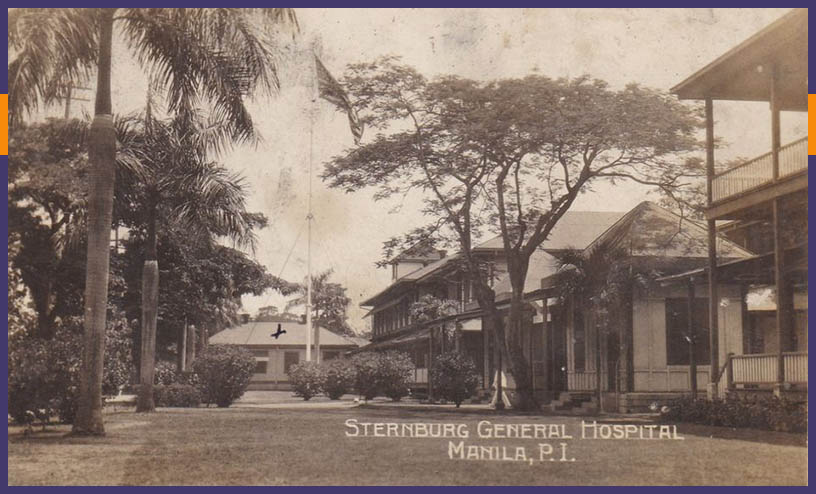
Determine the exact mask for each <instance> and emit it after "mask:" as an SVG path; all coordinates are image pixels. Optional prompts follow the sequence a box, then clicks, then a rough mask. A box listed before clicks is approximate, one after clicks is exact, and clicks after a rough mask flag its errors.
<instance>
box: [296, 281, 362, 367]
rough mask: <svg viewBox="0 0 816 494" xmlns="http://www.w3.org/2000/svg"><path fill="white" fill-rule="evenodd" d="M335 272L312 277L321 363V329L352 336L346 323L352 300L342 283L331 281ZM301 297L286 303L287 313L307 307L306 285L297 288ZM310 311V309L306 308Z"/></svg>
mask: <svg viewBox="0 0 816 494" xmlns="http://www.w3.org/2000/svg"><path fill="white" fill-rule="evenodd" d="M333 272H334V271H333V270H331V269H327V270H326V271H323V272H321V273H318V274H317V275H316V276H313V277H312V307H311V310H312V313H313V317H314V324H313V326H314V327H313V328H311V329H312V331H313V335H314V339H313V341H314V349H315V361H317V362H318V363H319V362H320V327H321V326H322V327H325V328H326V329H328V330H329V331H331V332H333V333H336V334H345V335H350V334H352V331H351V328H349V327H348V324H347V323H346V310H347V309H348V305H349V303H351V299H350V298H348V296H346V288H345V287H343V285H341V284H340V283H332V282H330V281H329V278H330V277H331V275H332V273H333ZM297 291H298V292H300V296H298V297H296V298H294V299H292V300H289V301H288V302H287V303H286V308H285V309H284V310H285V311H286V312H289V310H290V309H292V308H293V307H300V306H305V305H306V302H307V296H306V283H303V284H300V285H298V286H297ZM306 309H307V310H308V309H309V308H308V307H307V308H306Z"/></svg>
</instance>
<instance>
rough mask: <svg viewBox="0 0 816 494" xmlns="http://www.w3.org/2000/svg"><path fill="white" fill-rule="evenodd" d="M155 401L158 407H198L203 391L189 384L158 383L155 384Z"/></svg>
mask: <svg viewBox="0 0 816 494" xmlns="http://www.w3.org/2000/svg"><path fill="white" fill-rule="evenodd" d="M153 401H155V402H156V406H158V407H182V408H190V407H197V406H198V405H200V404H201V391H200V390H199V389H198V388H197V387H195V386H191V385H189V384H181V383H173V384H169V385H163V384H157V385H155V386H153Z"/></svg>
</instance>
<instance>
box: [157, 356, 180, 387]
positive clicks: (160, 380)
mask: <svg viewBox="0 0 816 494" xmlns="http://www.w3.org/2000/svg"><path fill="white" fill-rule="evenodd" d="M180 380H181V376H180V375H179V372H178V370H177V367H176V364H175V363H173V362H167V361H166V360H162V361H160V362H157V363H156V371H155V372H154V373H153V384H154V385H162V386H170V385H171V384H175V383H177V382H180Z"/></svg>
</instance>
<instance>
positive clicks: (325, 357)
mask: <svg viewBox="0 0 816 494" xmlns="http://www.w3.org/2000/svg"><path fill="white" fill-rule="evenodd" d="M339 357H340V352H326V351H324V352H323V360H324V361H326V360H334V359H336V358H339Z"/></svg>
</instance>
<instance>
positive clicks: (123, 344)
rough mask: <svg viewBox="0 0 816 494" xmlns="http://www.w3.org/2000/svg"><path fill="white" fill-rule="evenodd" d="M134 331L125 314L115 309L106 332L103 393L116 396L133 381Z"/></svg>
mask: <svg viewBox="0 0 816 494" xmlns="http://www.w3.org/2000/svg"><path fill="white" fill-rule="evenodd" d="M132 335H133V330H132V328H131V327H130V324H129V323H128V321H127V317H126V316H125V314H124V313H123V312H121V311H119V310H118V309H114V310H113V313H112V315H111V317H110V319H109V321H108V325H107V329H106V330H105V373H104V375H103V379H102V393H103V394H106V395H115V394H118V393H119V390H120V389H121V388H122V387H124V386H125V385H126V384H128V382H130V380H131V376H132V374H133V372H134V370H135V367H134V365H133V337H132Z"/></svg>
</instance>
